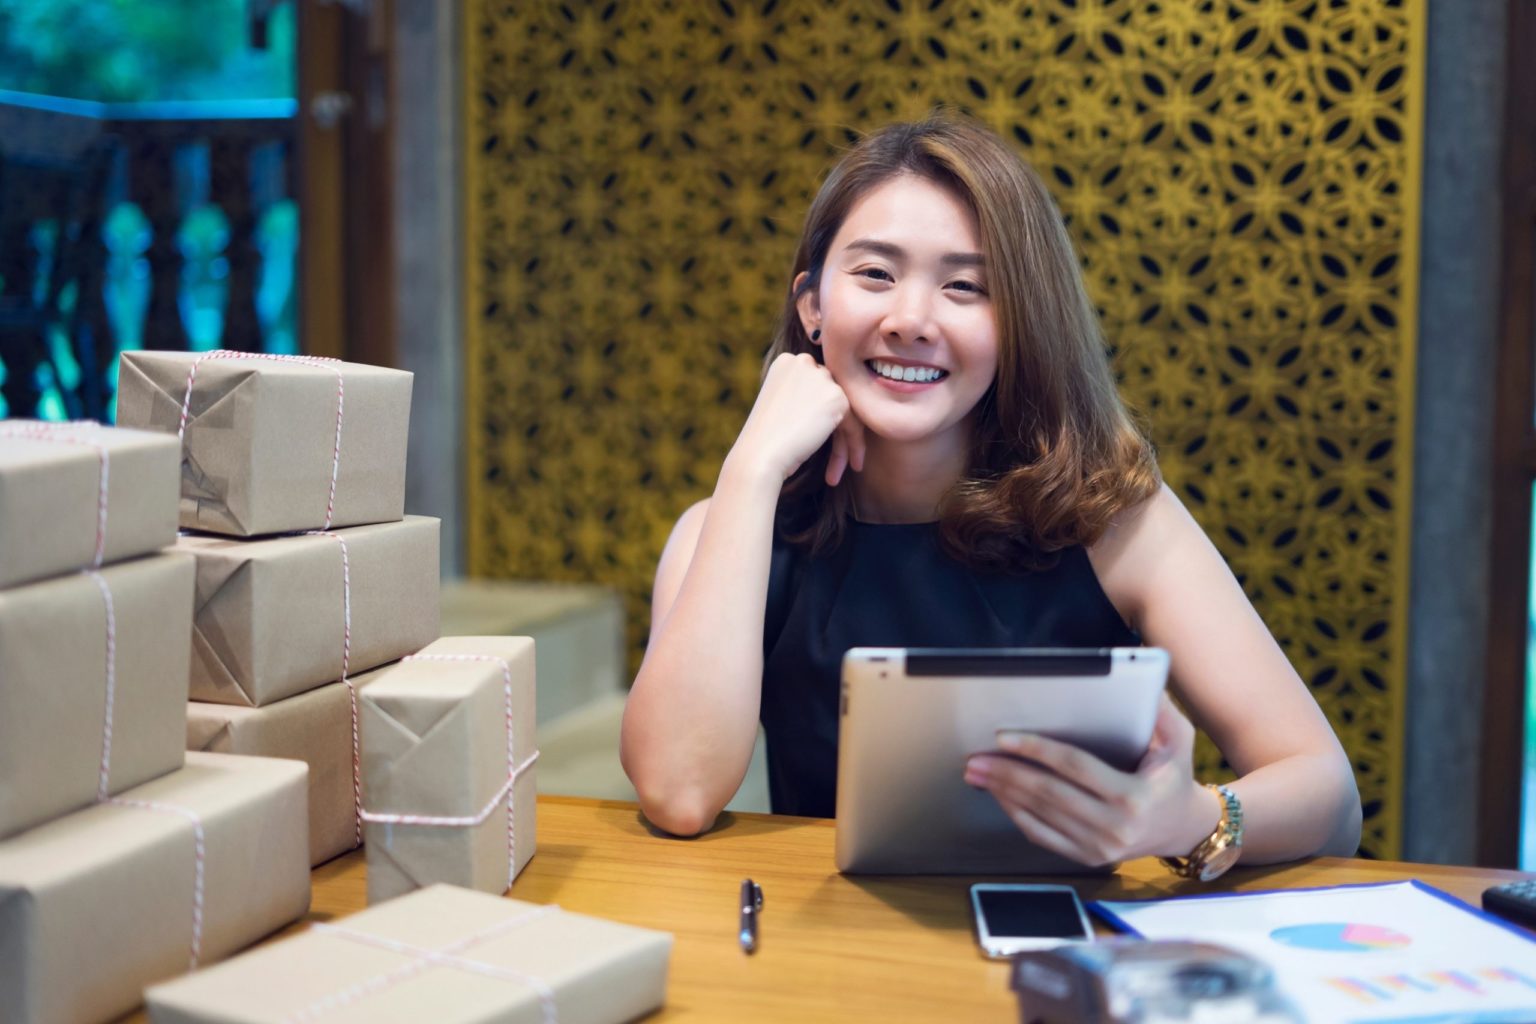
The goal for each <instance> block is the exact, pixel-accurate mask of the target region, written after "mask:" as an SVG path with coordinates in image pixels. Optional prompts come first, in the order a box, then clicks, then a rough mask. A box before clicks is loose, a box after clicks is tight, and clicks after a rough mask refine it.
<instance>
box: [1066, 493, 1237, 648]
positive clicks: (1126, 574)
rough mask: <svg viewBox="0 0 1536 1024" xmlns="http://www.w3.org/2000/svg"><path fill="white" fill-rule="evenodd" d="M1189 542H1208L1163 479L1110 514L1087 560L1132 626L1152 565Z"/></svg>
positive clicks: (1138, 616) (1139, 615) (1141, 602)
mask: <svg viewBox="0 0 1536 1024" xmlns="http://www.w3.org/2000/svg"><path fill="white" fill-rule="evenodd" d="M1191 542H1194V543H1197V544H1200V545H1202V546H1204V545H1207V544H1209V541H1207V540H1206V538H1205V534H1204V531H1202V530H1201V529H1200V525H1199V524H1198V523H1196V522H1195V520H1194V517H1193V516H1191V515H1190V514H1189V510H1188V509H1186V508H1185V507H1184V503H1183V502H1182V501H1180V500H1179V498H1178V495H1176V494H1174V493H1173V491H1172V490H1171V489H1170V488H1169V487H1168V485H1167V484H1163V485H1162V486H1161V487H1159V488H1158V489H1157V490H1156V491H1155V492H1154V493H1153V494H1152V496H1151V497H1149V498H1147V499H1146V500H1144V501H1142V502H1140V503H1139V504H1136V505H1133V506H1131V507H1129V508H1127V509H1125V510H1124V511H1122V512H1121V513H1120V515H1119V516H1117V517H1116V518H1115V520H1114V522H1113V523H1111V524H1110V527H1109V529H1107V530H1105V531H1104V533H1103V535H1102V536H1101V537H1099V539H1098V540H1096V541H1094V542H1093V543H1092V544H1090V545H1089V546H1088V560H1089V562H1091V563H1092V565H1093V571H1094V574H1095V575H1097V576H1098V578H1099V585H1100V586H1102V587H1103V588H1104V593H1105V594H1106V595H1108V596H1109V599H1110V602H1111V603H1112V604H1114V605H1115V607H1116V608H1117V609H1118V610H1119V611H1120V615H1121V617H1122V618H1124V619H1125V620H1126V621H1127V622H1129V623H1131V624H1132V625H1133V626H1135V625H1136V624H1137V622H1139V620H1140V618H1141V608H1142V604H1143V601H1144V598H1145V596H1146V584H1147V583H1148V582H1149V581H1150V580H1151V579H1153V578H1154V576H1155V575H1156V573H1155V569H1156V567H1157V566H1158V564H1160V563H1162V562H1163V561H1164V560H1165V559H1167V558H1168V557H1169V556H1170V555H1171V554H1174V553H1175V552H1178V551H1181V550H1186V551H1187V550H1188V547H1189V545H1190V543H1191Z"/></svg>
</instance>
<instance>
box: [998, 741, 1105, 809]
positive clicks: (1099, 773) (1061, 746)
mask: <svg viewBox="0 0 1536 1024" xmlns="http://www.w3.org/2000/svg"><path fill="white" fill-rule="evenodd" d="M997 745H998V746H999V747H1000V748H1002V749H1003V750H1004V751H1006V752H1008V753H1010V754H1014V755H1016V756H1018V757H1023V758H1028V759H1029V760H1031V761H1035V762H1037V763H1039V764H1042V765H1044V766H1045V767H1047V768H1049V769H1050V770H1051V771H1053V772H1055V773H1056V774H1057V775H1059V776H1061V777H1062V778H1064V779H1069V780H1071V781H1072V782H1075V783H1077V784H1078V785H1079V786H1081V787H1082V788H1083V789H1086V790H1087V791H1088V792H1090V793H1092V794H1093V795H1094V796H1097V797H1100V798H1101V799H1105V800H1115V799H1119V798H1120V797H1123V796H1124V795H1125V794H1126V792H1127V791H1128V790H1129V789H1130V787H1131V785H1132V784H1133V782H1134V780H1133V778H1132V777H1131V776H1129V775H1127V774H1126V773H1125V772H1122V771H1117V770H1116V769H1114V768H1111V767H1110V766H1109V765H1107V764H1105V763H1104V762H1103V761H1101V760H1099V759H1098V758H1097V757H1094V756H1093V755H1092V754H1090V753H1088V751H1086V750H1084V749H1082V748H1081V747H1074V746H1073V745H1072V744H1070V743H1061V742H1059V741H1057V740H1053V739H1050V738H1049V737H1046V736H1040V735H1038V734H1036V733H1028V732H1010V731H1003V732H999V733H998V734H997Z"/></svg>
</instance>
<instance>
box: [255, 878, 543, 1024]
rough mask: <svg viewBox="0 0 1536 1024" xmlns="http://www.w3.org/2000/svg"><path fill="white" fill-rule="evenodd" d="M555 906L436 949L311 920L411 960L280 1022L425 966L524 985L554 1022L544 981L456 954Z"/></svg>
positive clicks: (357, 996)
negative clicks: (530, 990)
mask: <svg viewBox="0 0 1536 1024" xmlns="http://www.w3.org/2000/svg"><path fill="white" fill-rule="evenodd" d="M559 909H560V908H559V907H558V906H555V905H553V904H550V905H549V906H543V907H538V908H536V909H534V910H530V911H528V912H527V913H524V914H519V915H518V916H516V917H513V918H509V919H508V920H506V921H498V922H497V923H496V924H494V925H491V926H490V927H488V928H483V929H481V930H480V931H478V932H475V933H474V934H472V935H469V936H466V937H465V938H462V939H460V940H458V941H457V942H452V943H449V944H448V945H447V946H444V947H443V948H442V949H427V948H425V947H423V946H414V945H411V944H410V943H406V942H397V941H395V940H393V939H386V938H384V937H383V936H380V935H371V934H369V933H368V932H361V931H358V930H356V929H355V928H347V927H344V926H342V925H334V924H324V923H317V924H314V925H312V926H311V929H310V930H311V931H315V932H320V933H322V934H325V935H334V936H336V937H337V938H340V939H346V940H348V941H350V942H358V943H362V944H364V945H368V946H373V947H375V948H377V949H384V950H388V951H389V952H391V953H398V954H400V955H401V956H407V957H411V958H412V959H410V960H408V961H407V962H405V963H403V964H401V965H400V966H399V967H395V968H393V969H391V970H388V971H384V972H381V973H379V974H375V975H374V976H372V977H371V978H365V979H364V980H362V981H360V982H358V983H357V984H355V985H351V986H348V987H347V988H344V989H342V990H341V991H340V992H336V993H334V994H333V995H329V996H325V997H323V998H321V999H317V1000H316V1001H314V1002H313V1003H310V1004H309V1005H308V1006H305V1007H302V1008H301V1009H299V1010H296V1011H295V1012H293V1013H292V1014H289V1015H288V1016H287V1017H285V1018H284V1022H285V1024H301V1022H303V1021H310V1020H314V1019H316V1018H318V1017H321V1016H324V1015H325V1014H327V1013H331V1012H334V1011H335V1010H339V1009H341V1008H343V1007H346V1006H351V1005H353V1004H355V1003H357V1002H359V1001H360V1000H362V999H364V998H366V997H367V996H370V995H373V994H374V993H376V992H380V991H383V990H384V989H387V988H390V987H391V986H394V985H398V984H400V983H401V982H403V981H406V980H407V979H409V978H412V977H414V976H416V975H418V974H420V973H421V972H422V971H425V970H427V969H428V968H429V967H451V968H453V969H455V970H460V971H467V972H469V973H472V974H479V975H482V976H484V977H487V978H495V979H498V980H501V981H510V982H513V983H514V984H521V985H526V986H528V987H529V988H531V989H533V990H534V991H535V992H536V993H537V994H538V997H539V1007H540V1010H541V1011H542V1012H543V1016H544V1021H545V1024H556V1022H557V1014H556V1006H555V993H554V990H553V989H552V988H550V986H549V983H548V982H546V981H544V980H543V979H542V978H538V977H535V976H534V975H531V974H526V973H524V972H522V971H517V970H513V969H512V968H509V967H501V966H498V965H496V964H488V963H485V962H484V961H481V960H470V959H467V958H465V957H461V956H458V955H457V954H459V953H462V952H463V951H465V950H466V949H468V948H469V947H471V946H475V945H479V944H480V943H482V942H489V941H490V940H491V939H494V938H498V937H499V936H501V935H504V934H505V933H507V932H509V931H512V930H513V929H514V928H520V927H522V926H523V925H526V924H529V923H531V922H533V921H536V920H538V919H539V918H542V917H547V916H548V915H550V914H553V913H555V912H557V911H558V910H559Z"/></svg>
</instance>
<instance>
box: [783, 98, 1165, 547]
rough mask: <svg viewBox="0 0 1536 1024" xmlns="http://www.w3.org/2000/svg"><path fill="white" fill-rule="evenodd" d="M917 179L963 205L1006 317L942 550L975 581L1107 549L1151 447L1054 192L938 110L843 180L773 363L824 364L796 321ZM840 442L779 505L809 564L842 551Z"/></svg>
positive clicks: (948, 510) (832, 184)
mask: <svg viewBox="0 0 1536 1024" xmlns="http://www.w3.org/2000/svg"><path fill="white" fill-rule="evenodd" d="M900 174H915V175H918V176H920V177H923V178H925V179H928V180H930V181H932V182H934V183H935V184H938V185H940V186H943V187H945V188H948V189H950V190H951V191H953V192H954V193H955V194H956V195H957V196H959V197H960V198H961V199H963V200H964V201H965V203H966V204H967V205H968V206H969V207H970V209H971V211H972V213H974V214H975V216H976V219H977V222H978V225H979V227H980V233H981V242H982V248H983V251H984V254H985V256H986V261H987V290H988V292H989V293H990V294H991V296H992V308H993V311H994V314H995V316H996V318H997V337H998V353H997V378H996V380H994V381H993V384H992V386H991V388H989V389H988V390H987V392H986V393H985V394H984V395H983V396H982V398H981V400H980V402H979V403H978V405H977V408H976V410H975V414H974V416H973V417H972V422H973V424H974V431H973V434H972V438H971V453H970V459H969V465H968V466H967V469H966V472H965V474H964V475H963V476H962V478H961V480H960V481H959V482H958V483H957V484H956V485H955V486H954V487H953V488H951V489H950V491H949V492H948V493H947V494H946V495H945V497H944V499H943V501H942V503H941V506H940V509H939V515H940V529H939V534H940V539H941V542H942V544H943V546H944V548H945V550H946V551H947V552H948V553H949V554H950V555H951V556H953V557H955V558H957V559H959V560H960V561H962V562H964V563H966V564H969V565H973V566H976V567H978V568H989V569H1001V570H1024V569H1030V568H1037V567H1041V566H1043V565H1047V564H1049V563H1050V562H1051V561H1053V560H1054V554H1055V552H1057V551H1060V550H1061V549H1062V548H1065V547H1069V546H1071V545H1074V544H1091V543H1092V542H1093V541H1095V540H1097V539H1098V538H1099V537H1100V536H1101V535H1102V534H1103V533H1104V531H1105V530H1106V529H1108V527H1109V525H1110V523H1111V521H1112V520H1113V519H1114V517H1115V516H1116V515H1117V514H1119V513H1120V512H1121V511H1122V510H1124V509H1126V508H1129V507H1131V506H1134V505H1137V504H1140V503H1141V502H1142V501H1144V500H1146V499H1147V498H1149V497H1151V496H1152V494H1153V493H1154V492H1155V491H1156V490H1157V488H1158V487H1159V486H1160V483H1161V477H1160V475H1159V473H1158V469H1157V461H1156V458H1155V457H1154V454H1153V451H1152V445H1151V443H1150V442H1149V441H1148V440H1147V437H1146V435H1145V434H1144V433H1143V432H1142V431H1141V429H1140V428H1139V427H1138V426H1137V425H1136V423H1135V422H1134V421H1133V420H1132V418H1131V416H1130V414H1129V413H1128V412H1127V411H1126V408H1125V405H1124V404H1123V403H1122V402H1121V400H1120V395H1119V392H1118V391H1117V390H1116V388H1115V380H1114V376H1113V374H1112V373H1111V371H1110V367H1109V360H1108V357H1107V355H1106V352H1105V345H1104V338H1103V335H1102V333H1101V332H1100V329H1099V321H1098V316H1097V315H1096V313H1095V311H1094V308H1093V305H1092V303H1090V302H1089V300H1088V293H1087V290H1086V289H1085V288H1084V287H1083V280H1082V275H1081V274H1080V273H1079V271H1078V265H1077V257H1076V255H1075V254H1074V252H1073V249H1072V243H1071V240H1070V239H1069V238H1068V237H1067V232H1066V228H1065V226H1064V225H1063V223H1062V221H1061V218H1060V216H1059V215H1058V214H1057V212H1056V208H1055V206H1054V205H1053V204H1052V202H1051V197H1050V194H1049V193H1048V192H1046V189H1045V186H1044V184H1043V183H1042V182H1041V181H1040V178H1039V176H1038V175H1037V174H1035V172H1034V171H1033V170H1031V169H1030V167H1029V166H1028V165H1027V164H1026V163H1025V162H1024V161H1023V160H1022V159H1021V158H1020V157H1019V156H1018V155H1017V154H1016V153H1014V152H1013V151H1012V150H1011V149H1009V148H1008V147H1007V145H1006V144H1005V143H1004V142H1003V141H1002V140H1001V139H999V138H998V137H997V136H996V135H995V134H993V133H992V132H991V131H990V130H988V129H987V128H985V127H984V126H982V125H980V124H978V123H976V122H975V121H972V120H969V119H967V118H963V117H960V116H958V115H955V114H951V113H948V112H945V111H942V110H940V111H936V112H935V113H934V114H932V115H931V116H929V117H928V118H926V119H925V120H922V121H918V122H914V123H909V124H894V125H890V126H889V127H886V128H883V129H881V130H880V131H877V132H875V133H874V134H872V135H869V136H867V137H866V138H864V139H863V140H862V141H860V142H859V143H858V145H856V146H855V147H854V148H853V149H851V150H850V151H849V152H848V153H847V154H846V155H844V156H843V158H842V159H841V160H840V161H839V162H838V163H837V165H836V166H835V167H834V168H833V169H832V172H831V174H830V175H829V176H828V177H827V180H826V181H825V182H824V183H823V184H822V186H821V190H820V191H819V192H818V193H817V194H816V198H815V200H814V201H813V202H812V203H811V208H810V212H809V213H807V215H806V220H805V229H804V231H803V232H802V233H801V236H800V245H799V247H798V249H797V250H796V251H795V263H794V271H793V273H792V274H791V275H790V279H791V281H793V280H794V279H795V278H797V277H798V276H799V274H800V273H801V272H802V271H804V272H805V273H806V279H805V281H804V282H803V284H802V286H801V288H800V289H799V290H798V291H797V290H796V289H795V288H794V287H793V286H791V288H790V290H789V293H788V294H787V295H786V296H785V299H784V308H783V311H782V313H781V314H780V319H779V323H778V326H777V329H776V331H775V334H774V339H773V344H772V345H771V346H770V347H769V349H768V354H767V357H766V359H765V360H764V363H763V366H764V373H765V374H766V372H767V366H768V364H769V363H771V362H772V361H773V360H774V358H775V357H776V356H778V355H779V353H781V352H813V346H812V345H811V341H810V339H809V338H808V337H806V334H805V328H804V326H803V325H802V324H801V322H800V317H799V314H798V312H797V309H796V301H797V300H798V299H799V298H800V296H801V295H802V294H803V293H804V292H806V291H814V290H815V289H816V288H818V287H819V285H820V281H821V272H822V267H823V264H824V262H825V260H826V258H827V251H828V249H829V248H830V247H831V244H832V239H833V238H834V237H835V236H836V234H837V232H838V229H839V228H841V226H842V224H843V221H844V220H845V219H846V218H847V216H848V212H849V211H850V210H851V209H852V208H853V205H854V204H855V203H856V202H858V200H859V199H861V198H862V197H863V196H864V195H866V194H867V193H868V192H869V191H870V190H871V189H873V188H875V187H877V186H879V185H881V184H883V183H884V182H886V181H888V180H890V179H891V178H893V177H896V176H897V175H900ZM830 451H831V443H830V441H829V442H828V444H826V445H824V446H823V447H822V449H821V451H820V452H818V453H817V455H816V456H815V457H813V458H811V459H808V460H806V463H805V465H803V466H801V468H800V469H799V470H798V471H797V472H796V473H795V474H794V475H793V476H791V477H790V479H789V480H787V481H786V482H785V484H784V488H783V490H782V492H781V494H780V499H779V507H780V511H781V513H782V518H781V522H782V529H783V531H784V533H785V536H786V537H787V539H789V540H790V541H791V542H792V543H797V544H802V545H808V546H809V547H810V548H811V550H812V551H813V552H820V551H824V550H828V549H831V548H834V547H836V546H837V545H838V544H839V543H840V542H841V540H842V537H843V531H844V529H845V521H846V517H847V515H848V512H849V509H850V502H851V493H850V491H849V478H848V477H847V476H845V477H844V478H843V482H842V483H841V484H840V485H839V486H838V487H836V488H829V487H827V486H826V483H825V481H824V480H823V474H824V471H825V467H826V463H827V458H828V457H829V455H830Z"/></svg>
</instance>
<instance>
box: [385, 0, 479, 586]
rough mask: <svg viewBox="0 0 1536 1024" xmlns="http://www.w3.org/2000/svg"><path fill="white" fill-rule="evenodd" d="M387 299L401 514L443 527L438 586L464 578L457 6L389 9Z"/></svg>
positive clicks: (422, 3) (419, 4) (419, 0)
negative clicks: (391, 185)
mask: <svg viewBox="0 0 1536 1024" xmlns="http://www.w3.org/2000/svg"><path fill="white" fill-rule="evenodd" d="M394 7H395V26H394V30H395V66H394V69H393V71H394V96H393V102H394V104H395V136H394V148H395V158H394V171H395V189H394V191H395V197H394V217H395V224H396V227H397V231H398V235H397V238H396V245H395V264H396V265H395V274H394V289H393V292H392V294H391V296H390V297H389V298H390V299H392V300H393V302H394V303H395V323H396V330H397V332H398V334H397V339H396V352H397V355H398V359H399V363H400V366H401V368H402V369H406V370H410V371H412V372H414V373H415V374H416V382H415V389H414V392H413V396H412V400H411V435H410V445H409V452H408V460H409V461H408V466H407V474H406V494H405V507H406V510H407V511H409V512H412V513H415V514H418V515H430V516H438V517H439V518H441V519H442V521H443V534H442V541H443V549H442V550H443V576H444V578H445V579H446V578H451V577H453V576H457V575H460V574H461V573H462V571H463V565H464V557H463V542H462V540H461V535H462V526H463V515H464V513H463V507H462V500H463V490H464V487H463V459H462V454H461V453H462V450H463V444H462V438H463V435H464V425H463V418H462V409H463V402H462V400H461V395H462V393H463V350H464V341H463V281H464V277H463V273H462V269H461V265H462V253H463V231H462V214H461V206H462V204H461V191H462V189H461V185H460V182H461V176H460V154H461V152H462V145H463V144H462V142H461V138H462V128H461V113H460V104H459V83H460V80H461V79H462V77H463V67H464V64H463V48H462V46H461V45H460V36H459V32H460V24H459V8H460V5H459V4H456V3H455V4H440V3H437V2H436V0H395V5H394Z"/></svg>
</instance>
